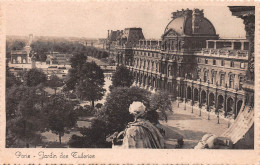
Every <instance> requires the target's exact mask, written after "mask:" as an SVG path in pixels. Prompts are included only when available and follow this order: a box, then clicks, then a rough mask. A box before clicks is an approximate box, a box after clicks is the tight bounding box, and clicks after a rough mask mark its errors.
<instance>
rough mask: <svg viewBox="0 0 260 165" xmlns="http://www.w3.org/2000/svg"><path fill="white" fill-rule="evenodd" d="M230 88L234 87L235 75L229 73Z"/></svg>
mask: <svg viewBox="0 0 260 165" xmlns="http://www.w3.org/2000/svg"><path fill="white" fill-rule="evenodd" d="M229 88H234V75H232V74H230V75H229Z"/></svg>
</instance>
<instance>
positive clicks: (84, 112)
mask: <svg viewBox="0 0 260 165" xmlns="http://www.w3.org/2000/svg"><path fill="white" fill-rule="evenodd" d="M74 111H75V113H76V114H77V116H78V117H87V116H93V115H94V114H95V109H93V108H92V107H90V106H84V107H82V106H79V107H78V108H76V109H75V110H74Z"/></svg>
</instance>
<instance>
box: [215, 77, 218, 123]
mask: <svg viewBox="0 0 260 165" xmlns="http://www.w3.org/2000/svg"><path fill="white" fill-rule="evenodd" d="M217 90H218V82H217V83H216V97H218V95H217ZM217 99H218V98H217ZM217 99H216V102H215V104H217V102H218V101H217ZM216 108H217V118H218V124H219V108H218V104H217V105H216Z"/></svg>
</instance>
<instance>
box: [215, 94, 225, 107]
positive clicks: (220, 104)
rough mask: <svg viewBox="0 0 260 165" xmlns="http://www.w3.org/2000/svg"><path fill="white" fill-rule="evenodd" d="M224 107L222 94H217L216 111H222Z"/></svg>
mask: <svg viewBox="0 0 260 165" xmlns="http://www.w3.org/2000/svg"><path fill="white" fill-rule="evenodd" d="M223 108H224V97H223V96H222V95H219V96H218V105H217V109H216V111H218V110H219V111H223Z"/></svg>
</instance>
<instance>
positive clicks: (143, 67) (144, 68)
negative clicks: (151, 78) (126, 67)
mask: <svg viewBox="0 0 260 165" xmlns="http://www.w3.org/2000/svg"><path fill="white" fill-rule="evenodd" d="M145 63H146V61H145V60H144V66H143V69H145V66H146V65H145Z"/></svg>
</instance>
